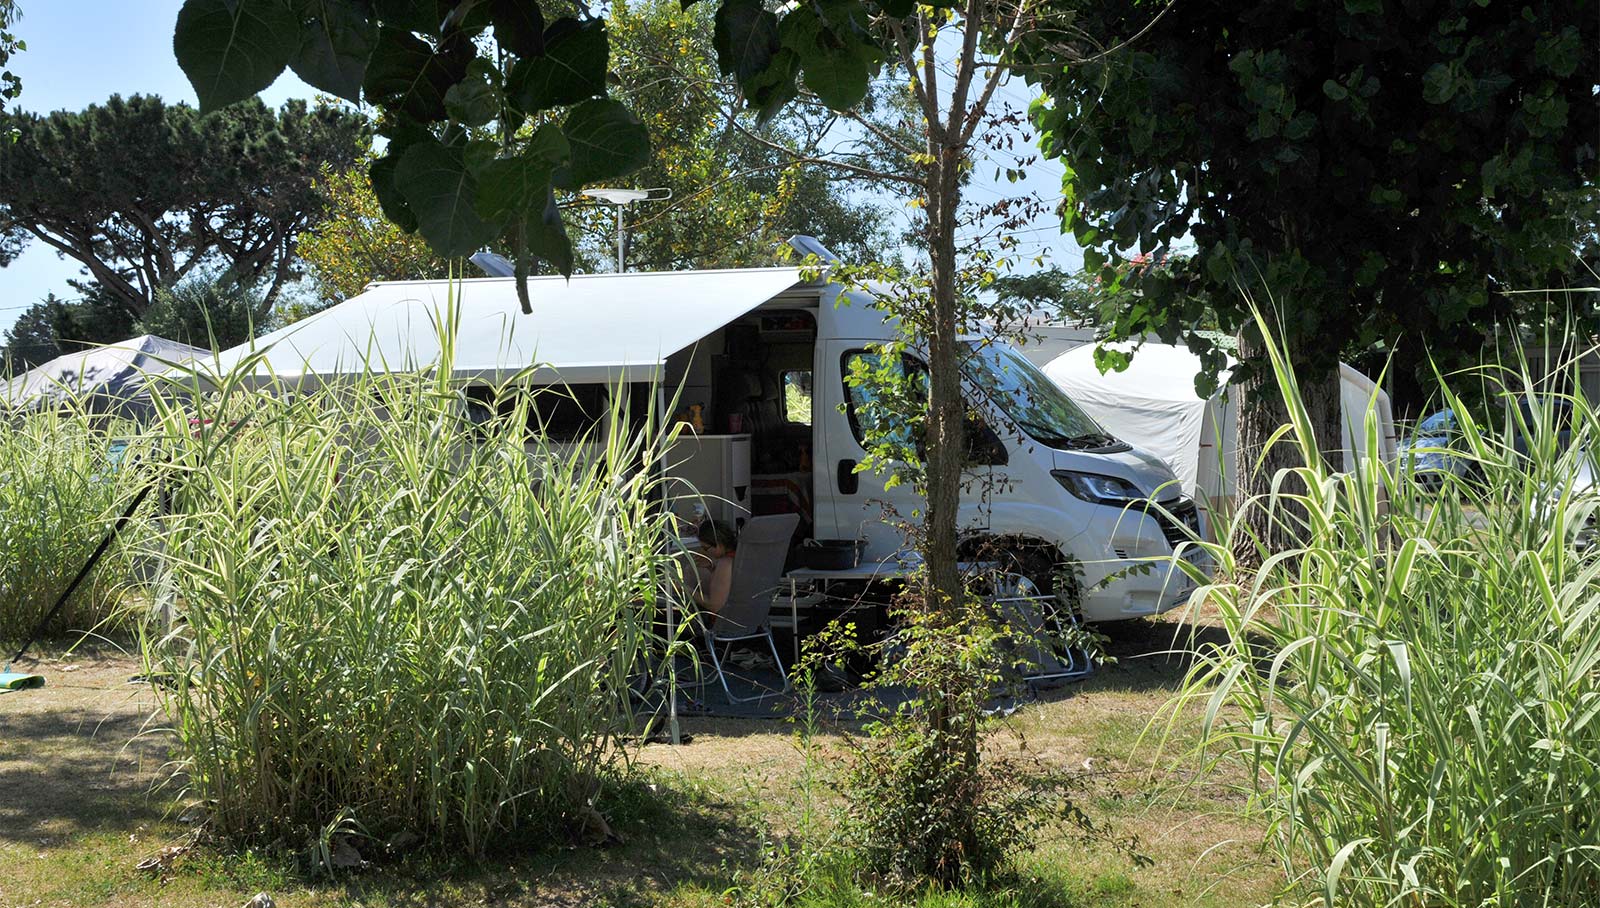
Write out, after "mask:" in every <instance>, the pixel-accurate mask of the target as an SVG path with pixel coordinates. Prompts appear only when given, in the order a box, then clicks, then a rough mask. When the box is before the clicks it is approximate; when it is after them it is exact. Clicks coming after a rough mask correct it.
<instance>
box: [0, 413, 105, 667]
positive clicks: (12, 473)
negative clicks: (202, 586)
mask: <svg viewBox="0 0 1600 908" xmlns="http://www.w3.org/2000/svg"><path fill="white" fill-rule="evenodd" d="M117 428H118V427H117V426H107V425H100V426H96V425H92V424H91V423H90V421H89V419H88V418H87V417H85V416H83V415H81V414H76V413H70V412H63V413H57V412H35V413H26V414H16V415H14V416H13V417H12V418H11V419H10V420H9V421H4V420H0V644H4V645H5V646H6V647H7V648H10V647H13V646H15V645H18V644H20V643H21V642H22V640H23V638H24V637H25V636H26V635H27V634H28V632H29V631H30V630H32V629H33V628H34V626H35V625H36V624H38V622H39V620H40V619H42V618H43V617H44V615H45V613H46V612H47V611H49V609H50V607H51V606H52V605H53V604H54V603H55V600H56V598H57V597H58V596H59V595H60V594H61V593H62V592H64V591H65V590H66V588H67V584H69V583H70V582H71V581H72V578H73V577H74V576H75V575H76V574H77V572H78V571H79V569H80V568H82V566H83V564H84V562H85V561H86V560H87V559H88V557H89V554H90V553H91V552H93V551H94V549H95V547H96V546H98V545H99V544H100V540H101V537H102V536H104V534H105V532H106V530H107V528H108V527H109V525H110V523H111V521H112V520H114V519H115V516H116V514H118V513H119V512H120V511H121V510H122V508H123V507H124V505H125V503H126V501H127V500H131V497H132V495H133V494H134V493H135V490H134V489H133V488H132V486H133V484H134V482H135V481H136V479H135V477H132V476H131V475H130V473H131V471H128V470H121V469H118V468H117V463H116V461H117V459H118V458H116V457H115V456H114V455H113V445H112V442H113V438H114V437H115V436H114V433H115V431H116V430H117ZM126 564H127V562H126V560H125V559H124V558H123V557H122V554H121V550H120V549H114V550H111V551H110V552H108V557H107V558H106V559H104V560H103V561H102V563H101V566H100V567H98V568H97V569H96V570H95V572H94V573H92V574H91V575H90V576H89V577H88V578H86V579H85V581H84V583H83V585H82V586H80V587H79V588H78V592H77V593H75V594H74V595H73V597H72V600H71V601H70V602H68V603H67V605H66V606H65V607H64V608H63V609H62V610H61V611H60V612H59V613H58V614H57V617H56V618H55V619H54V620H52V621H51V623H50V626H49V627H48V628H46V633H58V634H59V633H62V632H65V631H67V630H89V629H91V628H95V627H98V626H100V625H102V623H103V622H104V621H106V619H107V618H109V617H111V616H112V615H113V614H114V613H115V612H116V606H117V601H118V595H117V594H118V589H119V587H120V586H121V584H122V582H123V580H124V578H125V576H126V575H125V572H124V568H125V567H126ZM6 655H7V656H9V655H10V653H9V652H8V653H6Z"/></svg>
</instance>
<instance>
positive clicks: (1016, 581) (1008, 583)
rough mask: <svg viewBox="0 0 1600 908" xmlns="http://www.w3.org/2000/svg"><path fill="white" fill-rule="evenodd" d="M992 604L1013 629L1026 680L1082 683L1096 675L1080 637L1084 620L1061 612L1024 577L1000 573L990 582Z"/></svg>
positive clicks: (1055, 601)
mask: <svg viewBox="0 0 1600 908" xmlns="http://www.w3.org/2000/svg"><path fill="white" fill-rule="evenodd" d="M990 583H991V587H990V591H989V592H990V595H989V598H988V602H989V604H990V606H991V607H993V608H994V609H995V610H996V611H997V612H998V613H999V615H1000V618H1001V620H1003V621H1004V622H1005V623H1006V626H1007V627H1008V628H1010V630H1011V634H1010V636H1011V640H1012V647H1013V652H1014V653H1015V655H1016V657H1017V659H1016V661H1017V662H1018V663H1019V664H1025V665H1027V666H1028V668H1026V669H1024V670H1023V671H1022V680H1024V681H1028V682H1030V683H1031V682H1038V681H1076V680H1078V679H1080V678H1087V677H1089V676H1090V675H1092V674H1094V659H1093V658H1091V657H1090V655H1089V653H1088V652H1087V651H1085V650H1084V648H1083V646H1082V644H1081V642H1079V641H1077V640H1076V639H1075V638H1076V637H1077V636H1078V635H1079V633H1080V632H1081V630H1082V625H1081V624H1079V622H1078V616H1077V615H1075V614H1073V613H1072V611H1071V610H1070V609H1064V608H1062V607H1061V600H1060V599H1058V598H1057V597H1055V596H1052V595H1046V594H1044V593H1043V592H1041V591H1040V590H1039V587H1038V586H1037V585H1036V584H1034V582H1033V581H1032V580H1029V579H1028V578H1027V577H1024V576H1023V575H1021V574H1012V573H1007V572H999V573H996V574H994V575H993V576H992V578H991V579H990Z"/></svg>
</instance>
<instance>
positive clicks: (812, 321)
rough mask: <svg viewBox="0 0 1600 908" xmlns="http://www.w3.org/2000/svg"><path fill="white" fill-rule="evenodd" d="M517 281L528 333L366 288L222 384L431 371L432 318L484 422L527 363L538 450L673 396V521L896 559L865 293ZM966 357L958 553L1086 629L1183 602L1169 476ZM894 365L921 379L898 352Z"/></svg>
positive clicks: (508, 287)
mask: <svg viewBox="0 0 1600 908" xmlns="http://www.w3.org/2000/svg"><path fill="white" fill-rule="evenodd" d="M531 283H532V284H533V286H532V287H531V288H530V289H531V297H532V299H533V306H534V312H533V314H532V315H523V314H522V313H521V311H520V307H519V304H518V302H517V296H516V292H515V288H514V286H513V282H512V281H511V280H509V279H472V280H465V281H458V282H455V283H453V284H452V283H451V282H447V281H409V282H387V283H378V284H373V285H370V286H369V287H368V288H367V290H366V292H364V293H362V294H360V295H359V296H356V297H354V298H352V299H350V300H348V301H346V302H344V303H341V304H339V305H337V306H334V307H331V308H329V309H326V310H323V311H322V312H319V313H317V314H316V315H313V316H311V317H310V318H307V319H305V320H303V321H301V322H297V323H295V324H294V325H290V326H288V327H287V328H284V329H280V330H279V331H275V332H272V333H271V334H268V335H266V336H265V337H263V338H260V339H258V340H257V341H255V342H254V344H253V345H249V346H245V347H240V348H236V349H234V350H230V351H227V352H225V353H224V354H223V355H222V357H221V367H222V368H223V369H224V370H227V369H229V368H230V366H231V364H233V363H236V362H238V360H239V358H240V357H241V356H243V355H244V354H245V353H246V352H248V351H249V350H250V349H251V348H252V346H253V347H254V348H255V349H261V348H268V349H267V352H266V355H265V357H264V362H262V363H261V365H259V366H258V367H257V368H258V369H260V370H262V371H263V372H268V371H270V373H271V374H272V375H273V376H274V377H275V378H274V380H276V381H284V380H288V381H296V380H299V379H310V380H314V381H325V380H327V379H328V377H329V376H331V375H336V374H339V373H349V372H352V371H359V370H360V369H363V368H369V366H368V365H366V364H369V363H383V364H384V365H385V367H386V368H390V369H414V368H420V367H423V366H427V365H430V364H433V363H436V362H438V359H439V352H440V345H439V342H438V332H437V330H436V328H435V327H434V326H435V319H436V318H437V313H438V312H439V311H440V310H441V309H442V308H443V307H444V306H445V304H446V301H447V300H450V301H452V302H453V306H454V311H455V314H456V317H457V319H458V326H457V329H456V333H455V348H454V374H455V377H456V379H457V380H458V381H459V382H460V383H461V385H462V386H463V388H464V393H465V395H466V398H467V400H468V401H469V402H473V403H472V405H473V406H478V407H482V408H494V407H497V406H503V405H504V401H497V400H496V399H495V397H494V391H493V389H494V388H496V387H497V386H499V385H500V384H501V383H502V382H503V381H505V380H506V379H507V378H509V377H511V376H514V375H517V374H518V373H521V372H523V371H524V370H526V369H528V367H530V366H532V365H534V364H537V365H538V368H537V369H536V370H534V371H533V372H532V373H531V378H528V379H527V380H528V381H531V382H532V383H534V384H541V385H563V386H565V393H563V394H559V395H557V394H543V395H538V396H536V397H535V401H536V407H535V410H536V412H535V413H533V414H532V415H531V418H533V419H537V420H538V421H539V423H540V429H541V430H542V431H545V432H547V433H549V434H550V435H552V436H555V437H556V440H557V441H560V440H562V439H563V437H565V438H568V439H576V438H578V437H579V436H580V435H581V434H582V432H583V431H584V430H585V429H586V428H587V427H589V426H592V425H594V424H595V423H596V422H597V421H599V420H603V419H606V418H608V417H607V414H608V413H609V412H610V411H611V410H612V407H611V406H610V401H611V400H612V396H613V395H616V394H618V393H626V394H627V395H628V400H629V406H630V408H631V409H632V410H633V411H634V412H635V413H637V412H638V410H639V409H641V408H640V407H639V406H638V404H639V403H640V402H641V401H644V400H646V399H647V398H648V395H650V394H655V395H657V396H658V400H659V401H663V402H664V401H667V400H676V401H678V402H679V415H681V416H683V417H685V418H687V419H688V420H690V421H693V422H697V423H698V424H699V430H698V431H697V432H694V433H688V432H685V433H683V435H681V436H680V439H679V441H678V442H677V447H675V448H674V449H673V451H672V452H671V453H670V454H669V457H668V460H669V461H670V466H669V467H668V471H669V475H670V476H672V477H673V478H674V479H676V480H678V481H680V482H681V487H680V489H679V491H680V492H685V493H686V492H688V491H689V490H690V489H691V488H692V489H693V490H695V491H698V492H699V493H702V494H703V496H704V498H703V499H700V498H698V497H696V496H693V495H689V494H684V495H682V497H681V501H682V502H683V504H682V505H681V507H683V508H685V509H687V508H689V507H691V506H693V507H695V508H696V509H697V510H698V509H699V508H701V507H704V508H707V509H709V511H710V513H711V515H712V516H719V517H723V518H726V519H730V520H732V521H735V522H737V521H738V520H739V519H741V518H743V517H745V516H748V515H750V514H765V513H776V512H794V513H798V514H800V516H801V532H802V533H803V534H805V535H806V536H808V537H811V538H818V539H854V538H863V539H865V540H866V548H865V551H864V552H863V555H862V561H863V562H867V561H878V560H883V559H889V558H892V557H894V556H895V554H896V553H897V552H899V551H900V550H901V549H902V547H903V545H904V543H903V540H902V539H901V538H900V535H899V532H898V531H897V530H896V529H895V527H894V526H893V525H892V524H891V522H890V521H888V520H887V519H886V516H885V515H886V513H888V510H886V509H889V510H892V512H894V513H897V514H899V515H902V516H906V517H909V516H911V515H912V514H913V513H914V512H917V511H919V510H920V509H921V508H922V506H923V503H922V501H921V498H920V496H918V495H917V494H916V492H915V491H914V490H913V489H912V488H910V487H909V486H908V485H891V484H889V483H886V481H885V479H886V477H885V476H883V475H879V474H876V473H873V472H870V471H862V470H860V469H858V467H859V465H860V464H861V462H862V460H863V459H864V458H865V456H866V450H865V448H864V447H863V444H862V441H863V436H862V431H863V423H862V420H864V419H871V418H872V416H871V412H872V408H871V407H870V403H871V402H870V401H869V400H866V399H864V398H863V397H862V394H863V392H862V391H861V390H860V389H852V388H851V387H849V386H848V384H847V383H846V381H845V376H846V374H847V373H848V371H849V369H850V364H851V362H852V361H853V360H854V359H855V358H857V357H863V356H874V355H876V354H875V353H874V352H873V347H874V345H875V344H877V343H879V342H882V341H886V340H890V339H891V338H892V337H893V326H892V325H891V324H888V323H886V322H885V315H884V313H883V311H882V310H879V309H877V308H875V307H874V305H873V298H872V297H871V296H870V295H867V294H860V293H850V294H844V293H842V292H841V290H840V288H839V287H838V285H832V284H826V283H819V282H808V281H804V280H802V279H801V274H800V271H799V270H798V269H794V268H765V269H740V270H734V271H698V272H694V271H690V272H671V273H655V274H650V273H627V274H605V275H582V276H575V277H573V278H572V279H571V280H563V279H561V278H536V279H533V280H532V282H531ZM967 342H968V343H970V344H972V345H973V348H974V350H975V353H976V355H974V356H973V357H971V359H970V363H969V366H968V369H967V374H966V375H965V377H964V378H965V380H964V387H965V389H966V393H967V394H968V396H969V397H968V400H969V403H970V404H971V408H972V410H973V411H974V412H975V413H977V414H978V415H979V417H980V419H981V420H982V421H983V422H984V423H985V424H984V425H981V426H974V427H973V437H974V441H973V443H972V446H971V450H972V452H973V454H974V455H975V456H974V459H975V460H977V461H978V463H976V464H975V465H974V466H973V467H972V472H973V475H972V476H970V477H969V478H970V479H971V480H972V482H971V484H970V485H969V487H968V491H967V493H965V494H964V495H963V505H962V511H961V514H960V515H959V519H960V524H961V527H962V532H963V534H964V540H965V541H964V543H963V545H964V547H965V551H967V552H969V553H972V554H973V556H974V557H976V556H977V553H979V552H983V553H984V555H985V557H992V556H993V555H995V554H996V553H1001V554H1003V555H1005V556H1007V557H1011V558H1014V559H1015V562H1016V563H1017V564H1018V565H1020V566H1021V567H1022V568H1023V569H1024V570H1026V571H1027V572H1028V573H1029V574H1030V575H1031V576H1033V577H1034V578H1035V579H1036V580H1037V581H1039V582H1040V583H1041V584H1043V585H1045V586H1046V587H1047V588H1048V585H1049V584H1050V582H1051V581H1052V580H1053V578H1054V577H1055V576H1056V573H1057V571H1058V570H1059V569H1060V568H1061V567H1063V566H1065V565H1067V564H1070V563H1071V562H1076V563H1077V564H1078V565H1079V566H1081V571H1082V580H1083V594H1082V597H1081V600H1080V605H1081V609H1082V613H1083V617H1084V618H1085V619H1087V620H1089V621H1093V622H1103V621H1114V620H1119V619H1124V618H1133V617H1139V616H1145V615H1152V614H1155V613H1158V612H1161V611H1164V610H1167V609H1170V608H1172V607H1174V606H1176V605H1179V604H1181V603H1182V602H1184V601H1185V600H1186V599H1187V597H1188V595H1189V593H1190V592H1191V590H1192V583H1191V581H1190V580H1189V579H1188V578H1187V576H1186V575H1185V574H1184V572H1183V571H1182V570H1180V569H1178V568H1177V567H1175V566H1174V565H1172V563H1171V562H1170V559H1168V558H1167V556H1171V555H1172V554H1173V553H1174V550H1175V547H1176V546H1177V545H1178V544H1179V543H1180V542H1181V541H1183V540H1185V539H1188V538H1190V537H1189V534H1190V533H1191V532H1194V533H1200V534H1203V533H1204V532H1205V528H1204V527H1203V525H1202V518H1201V516H1200V514H1199V512H1198V510H1197V509H1196V508H1195V506H1194V504H1193V502H1191V501H1190V500H1189V499H1187V498H1185V497H1184V496H1183V495H1182V494H1181V491H1180V487H1179V484H1178V483H1177V482H1176V481H1175V479H1174V477H1173V474H1172V471H1171V470H1169V469H1168V468H1167V467H1166V465H1165V464H1163V463H1162V462H1160V461H1159V460H1156V459H1155V458H1153V457H1150V456H1148V455H1145V454H1142V453H1140V452H1139V451H1137V450H1135V449H1133V448H1131V447H1130V446H1128V445H1126V444H1124V443H1122V442H1120V441H1118V440H1117V439H1115V438H1112V437H1111V436H1109V435H1107V434H1106V432H1105V430H1104V429H1103V428H1102V427H1100V426H1099V425H1098V424H1097V423H1096V422H1095V421H1094V420H1093V419H1091V418H1090V417H1089V416H1087V415H1086V414H1085V413H1084V412H1083V411H1082V410H1081V409H1079V408H1078V406H1077V405H1076V404H1074V403H1073V402H1072V400H1071V399H1069V398H1068V397H1067V395H1066V394H1065V393H1064V392H1062V391H1061V390H1060V389H1059V388H1058V387H1057V386H1056V385H1055V384H1054V383H1052V382H1051V381H1050V380H1049V379H1048V378H1046V377H1045V375H1044V374H1043V373H1042V372H1040V370H1039V369H1038V368H1037V367H1036V366H1034V365H1032V364H1031V363H1029V362H1028V361H1027V359H1026V358H1024V357H1023V356H1022V355H1021V354H1020V353H1019V352H1017V351H1016V350H1015V349H1013V348H1011V347H1010V346H1007V345H1005V344H1003V343H999V342H997V341H995V340H994V339H992V338H985V337H973V338H970V339H968V341H967ZM903 367H905V368H910V369H918V368H922V366H921V363H920V362H919V361H917V359H916V358H915V357H914V356H911V357H908V361H907V362H905V363H904V364H903ZM1150 501H1156V502H1159V503H1160V505H1161V508H1160V509H1152V508H1150V507H1149V506H1148V502H1150ZM1163 512H1164V513H1163ZM1166 514H1171V515H1174V516H1175V517H1176V518H1177V521H1178V522H1181V523H1184V524H1187V526H1179V525H1178V523H1176V522H1174V521H1172V520H1171V519H1169V518H1168V517H1167V516H1166ZM684 516H685V517H688V516H689V514H687V513H686V514H684ZM1163 559H1166V560H1163Z"/></svg>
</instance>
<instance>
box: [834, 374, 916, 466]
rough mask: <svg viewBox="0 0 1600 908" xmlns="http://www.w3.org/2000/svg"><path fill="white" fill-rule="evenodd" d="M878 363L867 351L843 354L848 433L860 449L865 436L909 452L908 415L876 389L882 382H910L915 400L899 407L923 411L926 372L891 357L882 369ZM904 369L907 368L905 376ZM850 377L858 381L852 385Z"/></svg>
mask: <svg viewBox="0 0 1600 908" xmlns="http://www.w3.org/2000/svg"><path fill="white" fill-rule="evenodd" d="M882 364H883V355H882V354H879V353H873V352H869V351H867V350H852V351H850V352H848V353H846V354H845V355H844V358H843V360H842V362H841V365H842V366H843V369H842V373H843V375H844V392H845V401H846V402H847V404H846V407H845V411H846V416H848V417H849V420H850V431H851V432H852V433H854V434H855V436H856V441H857V442H860V444H861V447H862V449H863V450H865V449H866V448H867V437H868V435H871V436H873V437H874V438H875V439H877V440H878V442H879V443H880V444H884V443H886V444H888V445H889V446H891V447H898V448H906V449H912V448H913V446H914V445H915V444H916V439H915V438H914V437H913V435H912V432H911V420H910V418H909V417H910V414H909V413H899V412H897V408H896V406H895V402H894V401H893V400H892V399H891V398H890V397H888V396H887V395H884V394H882V393H881V392H880V388H881V387H882V386H883V385H884V384H886V383H897V382H901V381H908V380H909V381H911V382H914V383H915V390H914V394H915V395H916V397H915V398H914V400H913V401H907V402H902V404H901V406H911V407H915V408H916V409H917V410H918V411H920V410H922V409H924V405H923V404H922V403H920V401H925V400H927V396H928V370H927V369H926V368H923V367H922V366H921V364H920V363H917V362H914V361H908V360H907V359H906V358H905V357H901V356H895V357H894V358H893V359H892V360H891V361H890V365H889V367H888V368H887V369H886V370H885V369H883V368H882ZM907 366H910V370H911V371H910V372H909V374H908V373H907ZM852 376H856V377H857V379H858V380H857V381H854V382H852V381H851V377H852Z"/></svg>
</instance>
